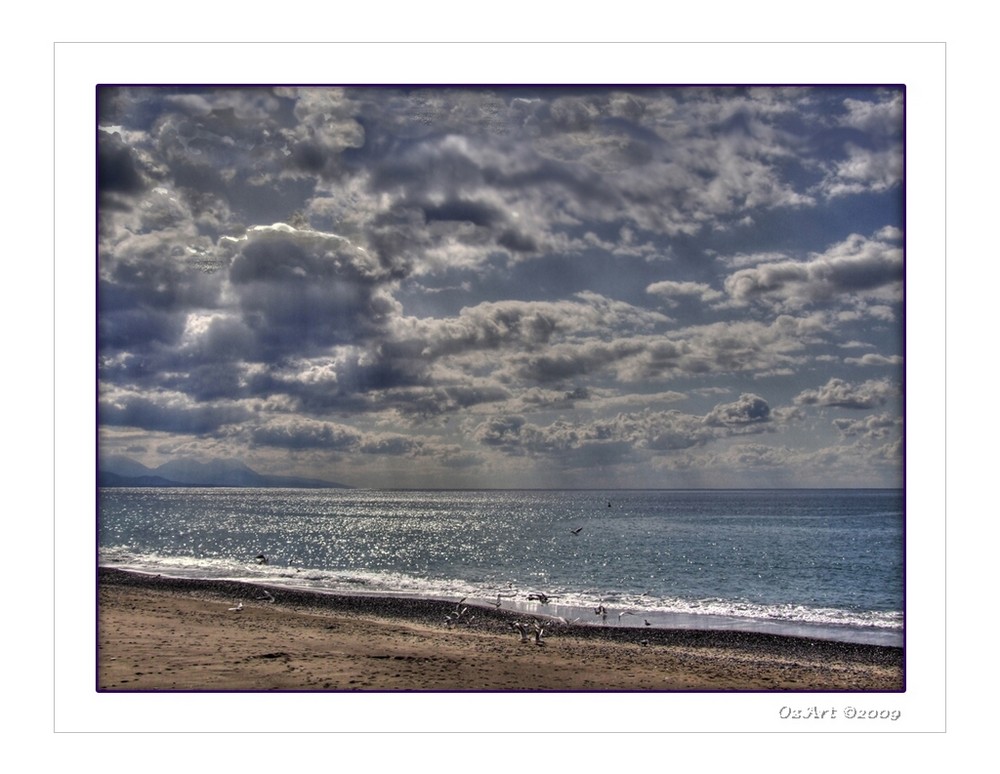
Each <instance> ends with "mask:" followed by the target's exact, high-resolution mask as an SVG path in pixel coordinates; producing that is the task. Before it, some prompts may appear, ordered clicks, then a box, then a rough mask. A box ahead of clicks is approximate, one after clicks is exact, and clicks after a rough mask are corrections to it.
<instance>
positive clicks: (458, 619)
mask: <svg viewBox="0 0 1000 774" xmlns="http://www.w3.org/2000/svg"><path fill="white" fill-rule="evenodd" d="M466 599H467V597H462V598H461V599H460V600H458V604H457V605H455V609H454V610H452V611H451V612H450V613H448V615H447V616H445V619H444V623H445V626H447V627H448V628H449V629H450V628H451V627H453V626H458V624H465V625H466V626H468V625H469V624H471V623H472V622H473V621H474V620H476V617H475V616H474V615H468V613H469V608H468V607H462V603H463V602H465V600H466Z"/></svg>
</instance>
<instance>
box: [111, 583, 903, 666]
mask: <svg viewBox="0 0 1000 774" xmlns="http://www.w3.org/2000/svg"><path fill="white" fill-rule="evenodd" d="M98 584H99V586H131V587H135V588H146V589H150V590H156V591H165V592H173V593H177V592H182V593H187V594H193V595H204V596H206V597H208V596H211V597H219V598H220V599H224V600H227V601H228V600H232V601H237V600H244V601H248V602H251V601H256V600H257V598H258V597H259V596H260V595H261V592H262V591H263V590H264V589H265V588H266V589H267V590H268V591H270V592H271V594H273V595H274V597H275V604H279V605H281V606H282V607H286V608H289V609H293V610H300V611H302V612H326V613H339V614H348V615H359V616H376V617H385V618H400V619H405V620H410V621H415V622H419V623H424V624H431V625H438V626H444V621H445V617H446V616H447V614H448V613H449V612H452V611H453V610H454V609H455V604H454V603H453V602H447V601H443V600H429V599H417V598H411V597H386V596H366V595H360V594H359V595H347V594H334V593H326V592H320V591H307V590H301V589H286V588H280V589H279V588H275V587H273V586H266V585H263V584H254V583H249V582H241V581H225V580H209V579H193V578H171V577H167V576H163V575H149V574H145V573H137V572H128V571H125V570H119V569H116V568H111V567H100V568H98ZM470 608H472V609H470V613H473V612H474V615H475V620H474V622H473V625H472V626H473V628H474V629H476V630H478V631H487V632H495V633H504V634H506V633H509V632H510V623H511V622H513V621H519V620H520V621H525V620H531V619H532V618H533V617H534V616H531V615H527V614H525V613H519V612H516V611H513V610H503V609H500V610H498V609H496V608H493V607H487V606H481V605H474V606H472V605H470ZM550 634H551V635H555V636H560V635H561V636H573V637H576V638H579V639H594V640H604V641H608V642H622V643H632V644H638V643H640V642H642V641H645V642H647V643H649V644H650V645H654V644H655V645H668V646H669V645H673V646H679V647H689V648H698V647H706V648H731V649H735V650H743V651H747V652H750V653H754V652H768V653H781V654H782V655H784V656H787V657H790V658H794V657H796V656H801V657H803V658H805V657H809V658H813V659H815V658H817V657H819V658H828V659H830V660H831V661H833V660H837V661H847V662H851V663H856V664H867V665H876V666H892V667H900V668H901V667H902V666H903V648H898V647H891V646H886V645H867V644H859V643H848V642H833V641H828V640H813V639H807V638H804V637H791V636H783V635H776V634H762V633H758V632H742V631H720V630H711V631H708V630H694V629H659V628H657V629H639V628H635V627H622V628H618V627H610V626H594V625H580V624H577V625H574V624H559V625H557V626H554V627H553V628H552V629H551V630H550Z"/></svg>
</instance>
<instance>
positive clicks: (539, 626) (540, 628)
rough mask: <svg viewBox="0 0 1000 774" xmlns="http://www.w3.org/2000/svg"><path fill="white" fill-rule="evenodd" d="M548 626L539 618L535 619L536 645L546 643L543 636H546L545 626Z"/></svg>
mask: <svg viewBox="0 0 1000 774" xmlns="http://www.w3.org/2000/svg"><path fill="white" fill-rule="evenodd" d="M547 626H548V624H545V623H542V622H541V621H539V620H538V619H537V618H536V619H535V644H536V645H544V644H545V643H544V642H542V637H544V636H545V628H546V627H547Z"/></svg>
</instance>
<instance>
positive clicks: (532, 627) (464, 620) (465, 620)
mask: <svg viewBox="0 0 1000 774" xmlns="http://www.w3.org/2000/svg"><path fill="white" fill-rule="evenodd" d="M608 507H609V508H610V507H611V503H610V502H608ZM581 532H583V527H576V528H574V529H570V530H569V533H570V534H571V535H579V534H580V533H581ZM254 561H256V563H257V564H267V556H266V555H265V554H263V553H260V554H257V556H255V557H254ZM508 585H511V586H512V584H508ZM647 593H648V592H647ZM515 596H517V595H516V593H515V594H503V593H502V592H498V593H497V598H496V601H491V602H490V603H489V604H490V605H492V606H493V607H494V608H496V609H497V610H499V609H501V607H503V599H504V597H508V598H509V597H515ZM527 596H528V600H529V601H532V602H538V603H540V604H542V605H547V604H548V603H549V600H552V599H556V598H557V597H556V596H555V595H553V594H546V593H544V592H541V591H533V592H531V593H530V594H528V595H527ZM643 596H645V594H644V595H643ZM255 599H256V600H258V601H261V602H266V603H271V602H274V601H275V599H274V595H273V594H271V592H270V591H268V590H267V589H262V590H261V592H260V595H259V596H257V597H255ZM466 599H468V597H462V598H461V599H460V600H459V601H458V602H457V603H456V604H455V609H454V610H451V611H450V612H449V613H448V614H447V615H446V616H445V626H447V627H448V628H449V629H451V628H453V627H455V626H458V625H459V624H464V625H466V626H468V625H469V624H471V623H472V622H473V621H474V620H475V618H476V617H475V616H474V615H469V608H468V606H464V603H465V601H466ZM242 610H243V602H242V601H238V602H237V603H236V604H235V605H234V606H233V607H230V608H229V609H228V612H231V613H239V612H242ZM594 614H595V615H598V616H600V618H601V624H602V625H607V620H608V610H607V608H606V607H605V606H604V603H603V601H602V602H600V603H598V605H597V607H595V608H594ZM626 615H638V613H636V612H635V611H634V610H622V611H621V612H620V613H618V624H619V626H620V625H621V621H622V617H624V616H626ZM579 620H580V619H579V618H574V619H573V620H572V621H567V620H566V619H565V618H563V617H561V616H556V617H554V618H551V619H548V620H543V619H540V618H535V619H534V620H533V622H532V623H530V624H527V623H524V622H523V621H513V622H511V623H510V628H511V629H513V630H514V631H515V632H517V633H518V635H519V636H520V641H521V642H530V641H531V635H534V640H535V644H536V645H544V644H545V642H544V639H543V638H544V636H545V632H546V631H547V630H548V629H550V628H551V627H552V626H553V625H556V624H559V625H563V626H568V625H572V624H575V623H577V622H578V621H579ZM643 623H644V624H645V625H646V626H652V624H651V623H650V622H649V619H648V618H643ZM639 644H640V645H648V644H649V641H648V640H641V641H640V643H639Z"/></svg>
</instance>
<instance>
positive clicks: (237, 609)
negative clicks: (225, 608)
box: [229, 602, 243, 613]
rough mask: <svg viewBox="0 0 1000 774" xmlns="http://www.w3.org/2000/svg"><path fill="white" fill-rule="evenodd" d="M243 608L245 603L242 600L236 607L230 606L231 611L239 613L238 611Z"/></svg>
mask: <svg viewBox="0 0 1000 774" xmlns="http://www.w3.org/2000/svg"><path fill="white" fill-rule="evenodd" d="M242 609H243V603H242V602H240V603H239V604H238V605H236V607H231V608H229V612H231V613H238V612H240V611H241V610H242Z"/></svg>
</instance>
